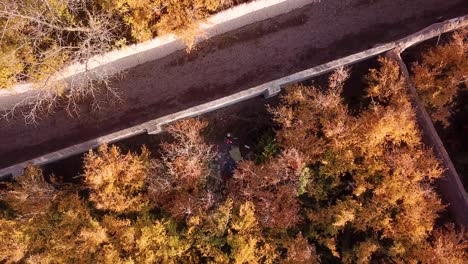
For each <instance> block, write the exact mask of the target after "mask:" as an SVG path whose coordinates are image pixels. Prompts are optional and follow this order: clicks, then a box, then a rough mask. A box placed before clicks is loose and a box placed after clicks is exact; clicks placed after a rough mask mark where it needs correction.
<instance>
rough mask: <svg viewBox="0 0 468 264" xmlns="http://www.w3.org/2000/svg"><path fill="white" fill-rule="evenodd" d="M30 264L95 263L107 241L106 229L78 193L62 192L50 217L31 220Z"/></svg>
mask: <svg viewBox="0 0 468 264" xmlns="http://www.w3.org/2000/svg"><path fill="white" fill-rule="evenodd" d="M23 230H24V232H25V234H27V237H28V238H29V243H28V248H27V254H26V255H25V260H26V262H28V263H50V262H59V263H60V262H62V263H69V262H77V263H89V262H93V260H94V258H95V256H96V254H97V253H98V252H100V248H101V246H102V245H104V243H105V242H106V241H107V236H106V232H105V230H104V228H103V227H102V226H101V225H100V224H99V222H98V221H97V220H96V219H95V218H94V217H93V216H92V215H91V213H90V210H89V207H88V206H87V205H86V203H85V202H84V201H83V200H82V198H80V197H79V196H78V195H77V194H75V193H61V194H60V197H58V198H57V199H56V200H55V201H54V204H53V206H51V207H50V208H49V210H48V211H47V213H46V214H43V215H41V217H37V218H35V219H33V221H29V222H28V223H27V224H26V225H25V227H24V229H23Z"/></svg>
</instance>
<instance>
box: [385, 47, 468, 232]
mask: <svg viewBox="0 0 468 264" xmlns="http://www.w3.org/2000/svg"><path fill="white" fill-rule="evenodd" d="M388 56H389V57H391V58H393V59H395V60H397V61H398V63H399V65H400V69H401V72H402V74H403V76H405V79H406V83H407V85H406V87H407V88H408V93H409V95H410V98H411V101H412V104H413V108H414V110H415V112H416V117H417V122H418V124H419V128H420V129H421V131H422V132H423V139H424V143H425V144H426V145H427V146H429V147H431V148H432V149H433V150H434V153H435V154H436V156H437V158H438V159H439V162H440V163H441V164H442V166H443V168H444V169H445V171H444V172H443V177H442V179H440V180H439V181H438V182H437V187H438V189H439V191H440V192H441V193H442V194H443V198H444V199H445V200H446V202H447V203H448V210H449V212H451V213H452V215H453V216H454V218H455V221H456V222H457V224H459V225H462V226H465V227H468V194H467V193H466V191H465V187H463V184H462V182H461V180H460V176H459V175H458V173H457V170H456V169H455V166H454V165H453V162H452V160H451V159H450V156H449V154H448V153H447V150H446V149H445V147H444V143H443V142H442V140H441V139H440V137H439V134H438V133H437V131H436V129H435V127H434V124H433V122H432V119H431V117H430V116H429V114H428V113H427V111H426V109H425V107H424V105H423V103H422V102H421V99H420V98H419V95H418V93H417V91H416V88H415V87H414V85H413V83H412V81H411V78H410V75H409V72H408V68H407V67H406V64H405V62H403V60H402V59H401V57H400V54H399V53H398V51H397V50H393V51H392V52H390V53H389V54H388Z"/></svg>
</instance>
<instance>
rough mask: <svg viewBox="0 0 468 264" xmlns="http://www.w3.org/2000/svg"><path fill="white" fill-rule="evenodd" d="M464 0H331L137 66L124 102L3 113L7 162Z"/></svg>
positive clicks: (250, 80)
mask: <svg viewBox="0 0 468 264" xmlns="http://www.w3.org/2000/svg"><path fill="white" fill-rule="evenodd" d="M467 11H468V6H467V5H465V1H464V0H413V1H407V0H326V1H325V0H324V1H317V3H314V4H311V5H308V6H306V7H304V8H302V9H299V10H296V11H293V12H291V13H288V14H285V15H282V16H278V17H275V18H273V19H269V20H265V21H262V22H259V23H255V24H252V25H249V26H246V27H244V28H241V29H239V30H236V31H233V32H230V33H227V34H225V35H222V36H219V37H215V38H213V39H211V40H209V41H206V42H205V43H202V44H201V45H200V46H199V49H198V50H196V51H194V52H192V53H190V54H186V53H185V52H184V51H180V52H176V53H173V54H171V55H169V56H167V57H165V58H162V59H160V60H157V61H153V62H150V63H146V64H144V65H140V66H138V67H135V68H134V69H132V70H130V71H128V72H127V74H126V77H125V78H124V79H123V80H121V81H118V82H116V83H115V84H114V85H115V86H116V87H117V88H119V89H120V90H121V92H122V94H123V96H124V97H125V99H126V100H125V103H123V104H120V105H118V106H112V107H108V108H105V109H103V110H102V111H100V112H92V111H91V110H90V108H89V107H87V106H85V105H84V106H83V107H82V110H81V112H80V117H79V118H73V119H72V118H70V117H69V116H68V115H67V114H66V113H65V112H64V111H57V112H56V113H55V114H53V115H51V116H49V117H46V118H45V119H44V120H42V121H41V122H40V123H39V124H38V125H37V126H28V125H25V124H24V122H23V121H22V120H14V121H10V122H6V121H0V167H5V166H8V165H11V164H13V163H16V162H21V161H24V160H28V159H30V158H33V157H37V156H39V155H42V154H45V153H48V152H51V151H54V150H58V149H61V148H64V147H67V146H70V145H72V144H77V143H80V142H83V141H86V140H90V139H93V138H96V137H98V136H101V135H105V134H108V133H111V132H114V131H118V130H120V129H123V128H127V127H129V126H133V125H137V124H140V123H143V122H145V121H148V120H151V119H155V118H157V117H161V116H164V115H167V114H169V113H173V112H176V111H180V110H183V109H186V108H189V107H191V106H194V105H198V104H201V103H203V102H207V101H210V100H213V99H216V98H220V97H223V96H226V95H229V94H232V93H235V92H238V91H241V90H245V89H247V88H250V87H253V86H256V85H259V84H262V83H265V82H267V81H271V80H274V79H277V78H280V77H283V76H286V75H289V74H292V73H295V72H298V71H301V70H304V69H306V68H310V67H313V66H316V65H319V64H322V63H325V62H328V61H331V60H334V59H338V58H340V57H343V56H345V55H349V54H351V53H355V52H359V51H362V50H366V49H368V48H370V47H372V46H374V45H376V44H378V43H383V42H388V41H392V40H395V39H398V38H401V37H404V36H406V35H409V34H411V33H414V32H416V31H418V30H420V29H422V28H424V27H425V26H428V25H430V24H432V23H434V22H438V21H441V20H445V19H448V18H451V17H455V16H460V15H464V14H466V13H467Z"/></svg>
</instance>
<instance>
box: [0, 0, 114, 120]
mask: <svg viewBox="0 0 468 264" xmlns="http://www.w3.org/2000/svg"><path fill="white" fill-rule="evenodd" d="M0 26H1V27H2V28H3V31H2V38H1V39H0V54H1V55H2V56H1V59H0V68H1V69H2V70H1V71H0V89H2V88H9V87H10V86H11V85H13V84H15V83H17V82H24V81H27V82H32V83H34V86H35V87H36V88H37V90H36V93H34V95H32V96H28V97H26V98H24V100H22V101H21V102H20V103H18V104H17V105H16V106H14V107H13V108H12V109H11V110H9V111H7V112H6V113H5V114H4V117H6V118H9V117H11V116H13V115H15V113H16V112H17V111H20V112H21V113H22V114H23V115H24V117H25V119H26V121H27V122H31V123H34V122H37V120H38V118H39V117H40V116H41V114H44V113H49V112H52V111H53V110H54V109H55V107H56V106H57V104H58V101H59V99H65V100H64V101H66V103H65V106H66V109H67V110H69V112H70V113H72V112H75V111H76V110H77V106H78V102H79V101H80V100H82V99H83V98H90V97H91V98H93V99H96V96H97V93H98V91H100V90H101V89H104V90H106V91H107V93H106V94H108V95H113V96H117V97H118V93H116V92H115V90H114V89H113V88H112V87H111V86H110V85H109V75H107V74H106V73H105V72H102V71H101V72H98V71H95V70H92V69H90V67H89V62H90V59H91V58H92V57H94V56H95V55H99V54H103V53H105V52H107V51H110V50H111V49H112V48H113V46H114V44H115V42H116V41H117V38H118V35H119V32H118V28H119V23H118V21H112V20H111V19H110V17H109V15H107V14H106V13H103V12H98V10H97V9H96V8H94V7H93V2H92V1H89V0H83V1H72V0H67V1H57V0H44V1H39V0H31V1H12V0H3V1H1V2H0ZM80 63H82V64H83V65H85V66H84V68H82V69H80V71H81V73H80V74H79V77H77V78H73V79H72V80H67V81H60V79H61V78H62V77H63V76H66V74H67V73H66V72H63V71H62V69H63V68H64V67H65V66H68V65H78V64H80ZM94 102H96V103H97V102H99V100H94ZM25 106H27V107H25Z"/></svg>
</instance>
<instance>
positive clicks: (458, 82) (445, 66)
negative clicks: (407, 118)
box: [413, 29, 468, 126]
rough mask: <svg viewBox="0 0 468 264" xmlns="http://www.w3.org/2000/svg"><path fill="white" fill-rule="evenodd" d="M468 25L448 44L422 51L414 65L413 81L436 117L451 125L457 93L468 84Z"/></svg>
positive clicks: (453, 36) (431, 113)
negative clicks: (420, 59)
mask: <svg viewBox="0 0 468 264" xmlns="http://www.w3.org/2000/svg"><path fill="white" fill-rule="evenodd" d="M467 38H468V29H464V30H461V31H459V32H456V33H454V34H453V35H452V40H451V41H450V42H448V43H446V44H444V45H440V46H436V47H433V48H430V49H429V50H427V51H425V52H423V53H422V61H421V63H415V64H414V65H413V81H414V84H415V86H416V89H417V91H418V93H419V95H420V96H421V99H422V101H423V103H424V105H425V106H426V108H427V109H428V111H429V114H430V115H431V117H432V119H434V121H439V122H441V123H442V124H443V125H444V126H448V125H449V117H450V115H451V108H452V106H453V103H454V99H455V97H456V95H457V93H458V92H459V91H460V90H461V89H467V87H468V86H467V85H468V41H467Z"/></svg>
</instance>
